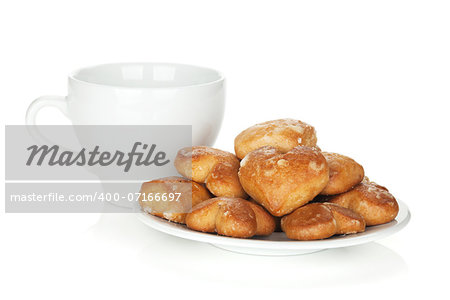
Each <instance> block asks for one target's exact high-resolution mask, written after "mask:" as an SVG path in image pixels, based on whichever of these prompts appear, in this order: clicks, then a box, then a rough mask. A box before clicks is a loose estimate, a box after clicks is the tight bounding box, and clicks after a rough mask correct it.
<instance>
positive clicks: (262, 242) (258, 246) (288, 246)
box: [138, 201, 411, 256]
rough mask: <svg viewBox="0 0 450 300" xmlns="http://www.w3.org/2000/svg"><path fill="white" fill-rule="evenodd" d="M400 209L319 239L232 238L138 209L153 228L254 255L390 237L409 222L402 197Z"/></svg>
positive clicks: (281, 235)
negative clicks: (361, 227) (379, 221)
mask: <svg viewBox="0 0 450 300" xmlns="http://www.w3.org/2000/svg"><path fill="white" fill-rule="evenodd" d="M398 205H399V212H398V215H397V217H396V218H395V220H393V221H391V222H389V223H387V224H383V225H378V226H371V227H367V228H366V231H365V232H361V233H357V234H349V235H338V236H334V237H331V238H328V239H325V240H318V241H294V240H290V239H288V238H287V237H286V235H285V234H284V233H283V232H274V233H272V234H271V235H270V236H265V237H254V238H250V239H239V238H231V237H226V236H220V235H217V234H213V233H203V232H198V231H194V230H191V229H189V228H187V227H186V226H185V225H181V224H177V223H173V222H169V221H167V220H165V219H162V218H159V217H155V216H152V215H149V214H147V213H144V212H140V213H138V218H139V220H141V221H142V222H143V223H144V224H147V225H148V226H150V227H151V228H153V229H156V230H158V231H161V232H164V233H167V234H170V235H174V236H177V237H180V238H184V239H189V240H194V241H199V242H204V243H209V244H212V245H214V246H216V247H218V248H221V249H225V250H229V251H233V252H239V253H245V254H255V255H274V256H276V255H298V254H307V253H313V252H317V251H321V250H325V249H330V248H340V247H348V246H354V245H360V244H365V243H368V242H372V241H375V240H379V239H381V238H384V237H387V236H389V235H391V234H393V233H396V232H397V231H399V230H401V229H402V228H403V227H405V226H406V224H408V222H409V219H410V218H411V214H410V212H409V209H408V207H407V206H406V204H405V203H403V202H402V201H398Z"/></svg>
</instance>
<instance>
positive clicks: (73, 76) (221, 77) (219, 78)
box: [68, 62, 225, 90]
mask: <svg viewBox="0 0 450 300" xmlns="http://www.w3.org/2000/svg"><path fill="white" fill-rule="evenodd" d="M120 65H122V66H126V65H166V66H174V67H177V66H178V67H191V68H196V69H202V70H205V71H212V72H215V73H216V74H217V78H216V79H214V80H211V81H207V82H202V83H194V84H186V85H179V86H153V87H150V86H141V87H133V86H124V85H116V84H108V83H96V82H91V81H88V80H83V79H80V78H77V77H76V75H77V74H78V73H79V72H81V71H82V70H85V69H90V68H97V67H105V66H120ZM68 77H69V80H70V81H73V82H77V83H81V84H86V85H91V86H96V87H108V88H118V89H136V90H141V89H148V90H152V89H158V90H159V89H181V88H193V87H203V86H208V85H213V84H216V83H219V82H221V81H224V80H225V76H224V75H223V73H222V72H220V71H218V70H216V69H212V68H207V67H202V66H198V65H192V64H183V63H169V62H118V63H104V64H96V65H90V66H86V67H82V68H78V69H76V70H74V71H72V72H70V73H69V75H68Z"/></svg>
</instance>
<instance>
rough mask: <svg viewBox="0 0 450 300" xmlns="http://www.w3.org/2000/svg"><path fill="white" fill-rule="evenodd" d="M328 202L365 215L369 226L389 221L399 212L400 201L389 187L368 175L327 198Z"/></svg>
mask: <svg viewBox="0 0 450 300" xmlns="http://www.w3.org/2000/svg"><path fill="white" fill-rule="evenodd" d="M327 201H328V202H331V203H334V204H337V205H340V206H342V207H346V208H349V209H351V210H353V211H354V212H356V213H358V214H360V215H362V216H363V218H364V220H365V221H366V224H367V226H373V225H379V224H384V223H388V222H390V221H392V220H394V219H395V217H396V216H397V213H398V209H399V208H398V203H397V200H395V198H394V196H393V195H392V194H391V193H389V191H388V189H387V188H385V187H383V186H381V185H378V184H376V183H374V182H371V181H369V179H368V178H367V177H366V178H364V180H363V181H362V182H361V183H359V184H357V185H356V186H355V187H354V188H353V189H351V190H350V191H348V192H345V193H343V194H339V195H335V196H331V197H328V198H327Z"/></svg>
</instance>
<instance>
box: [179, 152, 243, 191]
mask: <svg viewBox="0 0 450 300" xmlns="http://www.w3.org/2000/svg"><path fill="white" fill-rule="evenodd" d="M175 168H176V169H177V170H178V172H179V173H180V174H181V175H183V176H184V177H186V178H189V179H192V180H193V181H195V182H199V183H205V184H206V187H207V188H208V190H209V191H210V192H211V193H212V194H213V195H215V196H217V197H237V198H246V197H247V194H246V193H245V191H244V190H243V188H242V186H241V184H240V182H239V178H238V169H239V160H238V159H237V158H236V156H235V155H234V154H232V153H230V152H226V151H222V150H218V149H214V148H210V147H206V146H195V147H188V148H183V149H181V150H180V151H178V154H177V156H176V158H175Z"/></svg>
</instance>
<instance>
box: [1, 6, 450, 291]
mask: <svg viewBox="0 0 450 300" xmlns="http://www.w3.org/2000/svg"><path fill="white" fill-rule="evenodd" d="M449 16H450V6H449V2H448V1H395V0H389V1H383V0H378V1H364V0H357V1H342V0H340V1H248V0H241V1H211V0H210V1H161V2H153V1H134V0H128V1H111V0H110V1H93V0H89V1H82V0H78V1H47V0H45V1H42V0H41V1H23V0H15V1H8V3H6V1H2V2H1V6H0V31H1V46H0V53H1V55H0V62H1V64H0V85H1V88H0V103H1V109H0V114H1V121H2V124H23V122H24V114H25V111H26V108H27V106H28V105H29V103H30V102H31V101H32V100H33V99H34V98H36V97H38V96H40V95H43V94H59V95H64V94H65V89H66V75H67V74H68V73H69V71H72V70H74V69H77V68H79V67H83V66H86V65H92V64H99V63H107V62H124V61H158V62H159V61H163V62H180V63H189V64H196V65H203V66H208V67H212V68H216V69H219V70H221V71H222V72H223V73H224V74H225V76H226V77H227V106H226V114H225V119H224V122H223V127H222V131H221V133H220V136H219V139H218V141H217V143H216V146H217V147H220V148H223V149H225V150H232V147H233V139H234V136H235V135H237V134H238V133H239V132H240V131H241V130H243V129H244V128H246V127H247V126H249V125H252V124H254V123H256V122H260V121H265V120H270V119H275V118H280V117H292V118H297V119H301V120H303V121H306V122H308V123H310V124H312V125H314V126H315V127H316V129H317V133H318V139H319V145H320V146H321V148H322V149H324V150H327V151H334V152H341V153H343V154H347V155H349V156H351V157H353V158H355V159H356V160H357V161H358V162H360V163H361V164H363V165H364V167H365V169H366V173H367V175H368V176H369V177H370V178H371V179H373V180H376V181H378V182H379V183H380V184H383V185H386V186H387V187H389V189H390V190H391V191H392V192H393V194H394V195H396V196H397V198H399V199H402V200H403V201H404V202H406V203H407V204H408V205H409V207H410V209H411V212H412V221H411V223H410V224H409V225H408V226H407V227H406V228H405V229H404V230H403V231H401V232H399V233H398V234H396V235H394V236H392V237H389V238H386V239H384V240H381V241H379V242H377V243H372V244H368V245H366V246H360V247H352V248H346V249H340V250H329V251H324V252H321V253H317V254H313V255H306V256H294V257H278V258H277V257H275V258H274V257H257V256H247V255H239V254H233V253H229V252H225V251H221V250H219V249H216V248H213V247H211V246H209V245H206V244H200V243H196V242H190V241H185V240H181V239H178V238H174V237H170V236H166V235H164V234H162V233H158V232H155V231H153V230H151V229H149V228H147V227H145V226H144V225H143V224H141V223H139V221H137V220H136V219H135V218H134V217H133V216H129V215H106V216H103V217H101V216H100V215H98V214H90V215H81V214H79V215H70V214H62V215H56V214H53V215H33V214H23V215H22V214H4V213H1V214H0V235H1V237H0V244H1V246H0V260H1V264H0V274H1V277H2V278H1V280H0V296H2V298H3V299H16V298H17V299H26V298H28V299H29V298H45V299H65V298H77V299H80V298H81V299H84V298H94V297H97V296H98V297H101V298H108V299H114V298H121V299H134V298H137V297H139V298H141V297H142V298H147V299H151V298H156V297H159V298H160V297H164V298H171V297H175V296H176V297H178V298H179V299H184V298H190V297H195V298H202V297H207V298H210V299H216V298H229V297H233V299H234V298H238V297H240V296H250V297H252V298H253V297H258V298H266V297H267V298H274V297H276V298H277V299H282V297H284V296H286V297H287V296H290V297H295V298H299V299H307V298H312V297H314V298H320V297H322V296H323V297H325V296H326V297H333V298H341V297H345V298H348V297H351V298H355V297H358V298H369V299H370V298H376V299H389V298H392V297H394V296H398V297H402V298H403V299H407V298H411V297H413V296H420V295H422V296H425V295H426V296H432V295H434V296H438V295H440V297H442V298H444V296H447V297H448V296H449V292H448V286H447V287H446V285H448V274H447V270H448V268H449V267H450V264H449V258H448V253H449V251H450V248H449V246H448V234H449V232H448V228H449V221H448V219H449V213H450V204H449V203H450V199H449V193H448V190H447V189H448V186H449V179H450V176H449V171H448V170H449V168H450V163H449V155H448V151H449V141H448V139H449V135H448V130H449V129H450V126H449V125H450V121H449V116H448V113H449V110H448V105H446V104H447V103H448V102H449V99H450V85H449V80H450V18H449ZM39 120H40V122H41V123H46V124H53V123H59V122H64V118H63V117H61V116H59V115H58V112H57V111H53V110H51V109H48V110H47V111H43V112H42V114H41V115H40V118H39ZM1 135H2V137H1V140H2V143H3V141H4V131H3V130H2V131H1ZM1 151H2V156H3V154H4V153H3V151H4V147H3V145H2V147H1ZM1 164H2V167H3V166H4V162H3V160H2V162H1ZM1 173H2V175H1V176H4V172H1ZM3 188H4V187H3V186H1V189H2V191H1V194H2V195H3ZM3 296H5V297H3Z"/></svg>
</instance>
